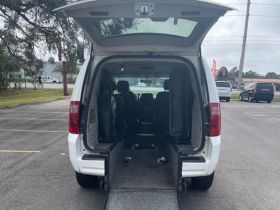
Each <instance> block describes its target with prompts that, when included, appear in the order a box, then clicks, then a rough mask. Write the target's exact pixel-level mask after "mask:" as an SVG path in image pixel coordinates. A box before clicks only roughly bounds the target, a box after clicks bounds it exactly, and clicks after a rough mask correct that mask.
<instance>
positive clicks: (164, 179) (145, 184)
mask: <svg viewBox="0 0 280 210" xmlns="http://www.w3.org/2000/svg"><path fill="white" fill-rule="evenodd" d="M124 156H130V157H131V161H130V163H128V165H124V164H123V162H120V163H119V165H118V167H117V169H116V171H115V177H114V178H113V180H112V185H111V189H110V191H109V192H108V195H107V201H106V204H105V208H104V209H106V210H132V209H133V210H138V209H139V210H179V209H180V206H179V201H178V196H177V190H176V187H175V186H176V185H175V183H174V181H173V178H172V173H171V169H170V164H171V162H169V161H168V162H167V163H166V164H159V163H158V158H160V157H162V156H165V153H164V152H163V151H160V150H133V151H131V150H127V151H126V152H125V153H124Z"/></svg>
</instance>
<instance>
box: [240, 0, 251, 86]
mask: <svg viewBox="0 0 280 210" xmlns="http://www.w3.org/2000/svg"><path fill="white" fill-rule="evenodd" d="M250 5H251V0H247V11H246V20H245V29H244V35H243V44H242V51H241V57H240V64H239V74H238V90H240V89H241V83H242V74H243V68H244V60H245V51H246V43H247V33H248V24H249V16H250Z"/></svg>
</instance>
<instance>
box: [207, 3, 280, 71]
mask: <svg viewBox="0 0 280 210" xmlns="http://www.w3.org/2000/svg"><path fill="white" fill-rule="evenodd" d="M214 2H218V3H222V4H226V5H228V6H231V7H234V8H236V9H237V10H236V11H232V12H229V13H228V14H226V15H225V16H224V17H221V18H220V19H219V21H218V22H217V23H216V25H215V26H214V27H213V28H212V29H211V30H210V32H209V33H208V35H207V37H206V38H205V40H204V42H203V45H202V53H203V56H204V57H206V58H207V60H208V62H209V63H210V65H212V61H213V59H215V60H216V62H217V67H218V68H220V67H221V66H226V67H227V68H228V69H229V70H230V69H231V68H233V67H235V66H237V67H239V62H240V55H241V47H242V37H243V33H244V25H245V14H246V6H247V5H246V3H247V1H246V0H214ZM249 70H253V71H256V72H258V73H259V74H266V73H267V72H271V71H274V72H277V73H278V74H280V0H251V10H250V19H249V28H248V41H247V48H246V55H245V63H244V71H249Z"/></svg>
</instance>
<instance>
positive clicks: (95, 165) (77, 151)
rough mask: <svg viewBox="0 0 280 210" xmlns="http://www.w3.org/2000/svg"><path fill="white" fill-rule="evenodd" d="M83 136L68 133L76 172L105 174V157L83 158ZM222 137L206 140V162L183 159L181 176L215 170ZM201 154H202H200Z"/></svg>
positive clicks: (69, 146)
mask: <svg viewBox="0 0 280 210" xmlns="http://www.w3.org/2000/svg"><path fill="white" fill-rule="evenodd" d="M80 138H81V137H80V136H79V135H77V134H69V135H68V149H69V157H70V161H71V164H72V166H73V168H74V170H75V171H76V172H79V173H82V174H88V175H95V176H105V164H106V163H105V159H104V158H96V159H90V160H87V159H83V156H84V154H82V153H81V151H82V149H81V139H80ZM220 144H221V137H220V136H218V137H209V138H208V139H207V140H206V143H205V148H204V149H203V151H202V153H203V154H204V153H205V155H203V157H204V160H205V161H204V162H196V161H195V162H190V161H182V167H181V170H182V171H181V176H182V178H186V177H197V176H207V175H210V174H212V173H213V171H214V170H215V168H216V166H217V164H218V160H219V155H220ZM200 155H201V154H200Z"/></svg>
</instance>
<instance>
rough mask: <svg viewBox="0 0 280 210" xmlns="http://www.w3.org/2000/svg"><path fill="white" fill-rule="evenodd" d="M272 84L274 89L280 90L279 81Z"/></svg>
mask: <svg viewBox="0 0 280 210" xmlns="http://www.w3.org/2000/svg"><path fill="white" fill-rule="evenodd" d="M274 86H275V90H276V91H280V83H275V84H274Z"/></svg>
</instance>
